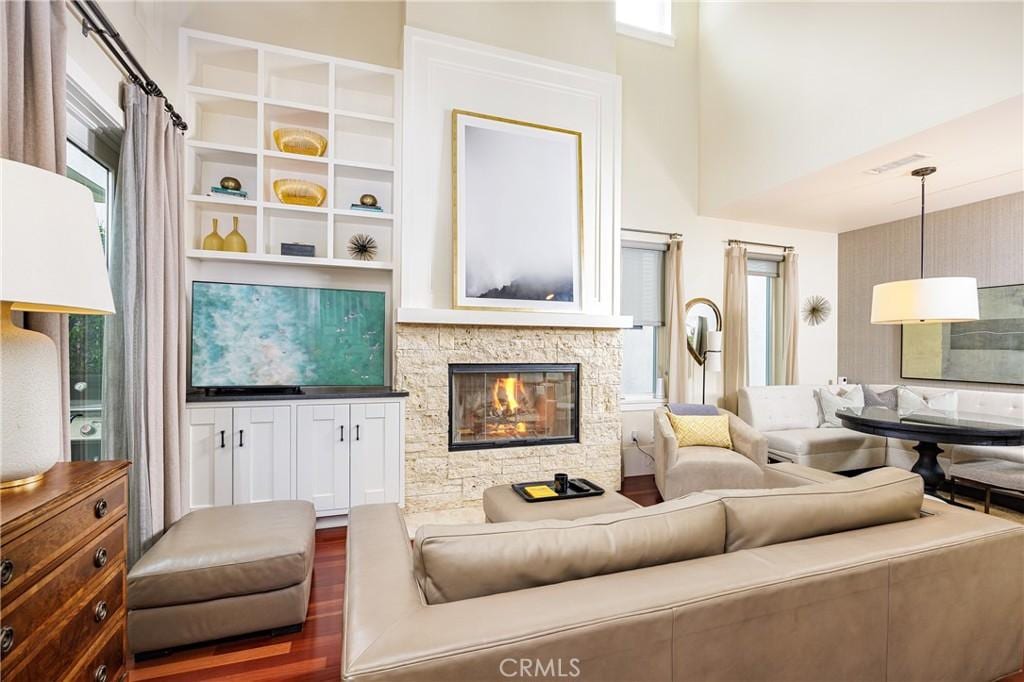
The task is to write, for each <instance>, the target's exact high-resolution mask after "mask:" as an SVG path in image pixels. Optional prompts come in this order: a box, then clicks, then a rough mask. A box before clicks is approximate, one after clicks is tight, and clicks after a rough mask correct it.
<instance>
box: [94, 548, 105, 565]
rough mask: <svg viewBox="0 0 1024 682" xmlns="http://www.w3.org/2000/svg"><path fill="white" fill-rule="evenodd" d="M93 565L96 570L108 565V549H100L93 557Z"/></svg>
mask: <svg viewBox="0 0 1024 682" xmlns="http://www.w3.org/2000/svg"><path fill="white" fill-rule="evenodd" d="M92 564H93V566H95V567H96V568H103V567H104V566H106V565H107V548H106V547H100V548H99V549H97V550H96V554H94V555H93V557H92Z"/></svg>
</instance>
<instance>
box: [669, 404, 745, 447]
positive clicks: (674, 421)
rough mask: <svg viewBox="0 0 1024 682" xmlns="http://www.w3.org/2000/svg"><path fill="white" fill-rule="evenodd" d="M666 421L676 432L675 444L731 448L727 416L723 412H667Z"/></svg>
mask: <svg viewBox="0 0 1024 682" xmlns="http://www.w3.org/2000/svg"><path fill="white" fill-rule="evenodd" d="M668 422H669V424H671V425H672V431H673V432H675V434H676V445H678V446H679V447H681V448H689V447H693V446H697V445H707V446H711V447H715V448H725V449H727V450H730V449H732V438H730V437H729V416H728V415H725V414H716V415H715V416H713V417H712V416H707V415H687V416H679V415H675V414H672V413H671V412H669V413H668Z"/></svg>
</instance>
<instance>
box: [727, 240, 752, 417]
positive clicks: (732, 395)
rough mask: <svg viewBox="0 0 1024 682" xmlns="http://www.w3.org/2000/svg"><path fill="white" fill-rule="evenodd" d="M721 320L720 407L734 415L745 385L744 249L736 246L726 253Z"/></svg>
mask: <svg viewBox="0 0 1024 682" xmlns="http://www.w3.org/2000/svg"><path fill="white" fill-rule="evenodd" d="M722 317H723V320H722V371H723V379H722V381H723V383H722V407H724V408H725V409H727V410H729V411H731V412H736V410H737V400H738V398H737V392H738V391H739V390H740V389H741V388H743V387H744V386H746V385H747V249H746V247H743V246H740V245H738V244H734V245H731V246H729V247H727V248H726V250H725V309H724V310H723V311H722Z"/></svg>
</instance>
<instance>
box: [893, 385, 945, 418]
mask: <svg viewBox="0 0 1024 682" xmlns="http://www.w3.org/2000/svg"><path fill="white" fill-rule="evenodd" d="M897 394H898V395H899V411H900V412H902V413H908V412H914V411H916V410H923V409H926V408H927V409H932V410H942V411H944V412H956V410H957V403H958V400H957V392H956V391H947V392H946V393H938V394H936V395H933V396H932V397H930V398H926V397H924V396H923V395H921V394H920V393H915V392H914V391H912V390H910V389H909V388H907V387H906V386H900V387H898V388H897Z"/></svg>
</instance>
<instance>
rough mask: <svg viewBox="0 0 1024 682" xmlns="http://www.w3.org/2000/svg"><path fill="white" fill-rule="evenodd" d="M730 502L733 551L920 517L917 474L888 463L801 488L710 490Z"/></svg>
mask: <svg viewBox="0 0 1024 682" xmlns="http://www.w3.org/2000/svg"><path fill="white" fill-rule="evenodd" d="M707 494H709V495H717V496H718V497H719V498H720V499H721V500H722V502H723V503H724V504H725V513H726V538H725V548H726V551H727V552H735V551H738V550H741V549H750V548H753V547H763V546H765V545H774V544H778V543H780V542H790V541H792V540H800V539H803V538H809V537H814V536H817V535H826V534H828V533H838V532H841V531H846V530H854V529H856V528H867V527H868V526H878V525H881V524H883V523H894V522H896V521H909V520H911V519H914V518H917V517H918V516H919V514H920V511H921V502H922V500H923V497H924V485H923V483H922V480H921V477H920V476H918V475H917V474H913V473H910V472H908V471H903V470H902V469H895V468H892V467H883V468H881V469H875V470H874V471H869V472H867V473H864V474H861V475H860V476H855V477H853V478H845V479H842V480H836V481H832V482H830V483H817V484H813V485H805V486H800V487H796V488H776V489H770V490H721V491H708V493H707Z"/></svg>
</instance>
